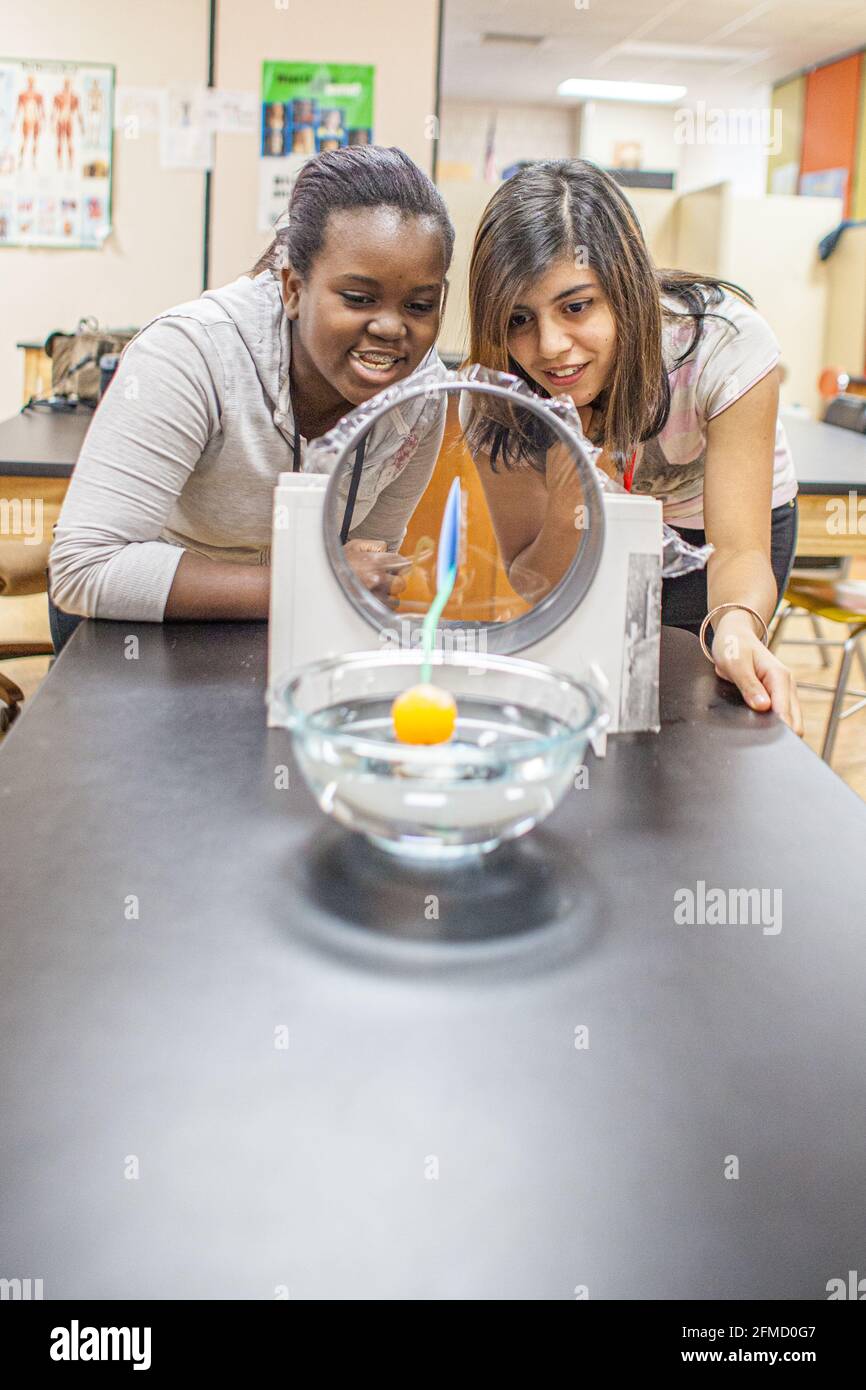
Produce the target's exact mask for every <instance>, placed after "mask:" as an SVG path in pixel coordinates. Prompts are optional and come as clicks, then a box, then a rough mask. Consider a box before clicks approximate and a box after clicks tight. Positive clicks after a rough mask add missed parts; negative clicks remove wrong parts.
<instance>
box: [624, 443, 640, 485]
mask: <svg viewBox="0 0 866 1390" xmlns="http://www.w3.org/2000/svg"><path fill="white" fill-rule="evenodd" d="M636 458H637V449H635V451H634V453H633V454H632V456H631V458H630V459H629V461H628V464H627V466H626V470H625V472H624V473H623V475H622V485H623V487H624V488H625V490H626V492H631V480H632V478H633V477H634V465H635V460H636Z"/></svg>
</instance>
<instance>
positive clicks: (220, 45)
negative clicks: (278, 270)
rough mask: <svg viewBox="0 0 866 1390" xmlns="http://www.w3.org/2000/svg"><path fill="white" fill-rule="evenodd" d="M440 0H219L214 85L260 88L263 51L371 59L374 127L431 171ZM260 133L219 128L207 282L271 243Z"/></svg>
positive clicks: (232, 272)
mask: <svg viewBox="0 0 866 1390" xmlns="http://www.w3.org/2000/svg"><path fill="white" fill-rule="evenodd" d="M437 14H438V5H437V0H412V2H411V4H407V3H404V0H363V4H360V5H359V4H358V3H357V0H327V3H325V4H322V5H318V4H314V3H312V0H306V2H305V3H303V4H301V3H299V0H291V3H290V4H289V5H288V6H287V8H285V9H278V8H277V7H276V6H275V5H274V4H273V3H272V0H268V3H257V4H247V3H244V0H220V5H219V10H218V35H217V71H216V82H217V86H218V87H226V88H241V89H246V90H247V91H255V92H258V91H259V90H260V85H261V65H262V62H263V61H264V60H265V59H266V58H268V59H273V60H278V59H286V60H292V61H296V62H300V63H303V62H311V61H315V60H327V61H329V62H332V63H372V64H373V65H374V66H375V68H376V76H375V82H376V87H375V110H374V123H375V130H374V135H375V139H376V143H377V144H379V145H399V146H400V148H401V149H404V150H405V151H406V153H407V154H409V155H411V156H412V158H413V159H414V160H415V161H416V163H418V164H420V166H421V168H422V169H425V170H426V171H427V172H428V173H429V172H430V170H431V168H432V160H433V144H432V140H431V138H430V134H431V131H432V122H430V121H428V117H430V116H432V114H433V112H434V110H435V93H436V24H437ZM258 148H259V140H258V136H257V135H256V136H242V135H222V136H217V153H216V164H215V166H214V178H213V218H212V224H211V273H210V283H211V284H212V285H221V284H224V283H226V282H227V281H229V280H233V279H234V278H235V277H236V276H237V275H242V274H243V272H244V271H245V270H247V269H249V267H250V266H251V265H252V264H253V263H254V262H255V260H256V259H257V257H258V256H259V255H260V253H261V251H262V249H263V248H264V247H265V246H266V245H267V244H268V241H269V237H268V235H267V234H266V233H263V232H260V231H258V230H257V228H256V211H257V198H258Z"/></svg>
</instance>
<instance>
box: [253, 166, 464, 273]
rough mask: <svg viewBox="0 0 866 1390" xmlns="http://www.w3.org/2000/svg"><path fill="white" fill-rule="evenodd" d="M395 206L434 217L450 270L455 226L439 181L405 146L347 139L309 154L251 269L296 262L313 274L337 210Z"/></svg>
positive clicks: (275, 267)
mask: <svg viewBox="0 0 866 1390" xmlns="http://www.w3.org/2000/svg"><path fill="white" fill-rule="evenodd" d="M378 207H393V208H396V209H397V210H398V211H399V212H401V213H402V214H403V216H404V217H429V218H432V219H433V221H434V222H435V223H436V224H437V226H438V228H439V231H440V233H441V235H442V249H443V252H444V256H445V270H446V272H447V270H448V267H449V266H450V264H451V255H452V252H453V250H454V228H453V226H452V225H451V219H450V217H449V216H448V209H447V208H446V206H445V200H444V199H443V197H442V195H441V193H440V192H439V190H438V188H437V187H436V185H435V184H434V183H433V181H432V180H431V179H429V178H428V177H427V175H426V174H425V173H424V172H423V170H421V169H419V168H418V165H417V164H415V163H414V161H413V160H411V159H410V158H409V156H408V155H407V154H404V152H403V151H402V150H398V149H386V148H385V147H384V146H382V145H346V146H343V147H342V148H341V149H338V150H327V151H325V152H324V153H322V154H319V155H316V156H315V157H314V158H313V159H309V160H308V161H307V163H306V164H305V165H304V166H303V168H302V169H301V171H300V173H299V174H298V177H297V179H296V180H295V186H294V188H293V189H292V195H291V198H290V200H289V207H288V213H287V214H284V215H283V218H281V219H280V221H279V222H278V223H277V226H276V236H275V237H274V240H273V241H272V242H271V244H270V246H269V247H268V249H267V251H265V253H264V255H263V256H261V257H260V259H259V260H258V261H257V262H256V264H255V266H254V267H253V269H252V270H251V271H250V272H249V273H250V274H251V275H258V274H260V273H261V271H263V270H278V269H279V268H280V267H281V266H283V265H286V264H288V265H291V266H292V268H293V269H294V270H296V271H297V273H298V274H299V275H300V276H301V277H302V278H303V277H305V276H306V275H308V274H309V271H310V268H311V266H312V264H313V261H314V260H315V259H316V256H317V255H318V253H319V251H320V250H321V248H322V243H323V242H324V240H325V233H326V230H327V225H328V218H329V217H330V215H331V213H332V212H342V211H351V210H353V209H355V208H378ZM281 224H282V225H281Z"/></svg>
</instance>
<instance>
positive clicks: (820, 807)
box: [0, 622, 866, 1299]
mask: <svg viewBox="0 0 866 1390" xmlns="http://www.w3.org/2000/svg"><path fill="white" fill-rule="evenodd" d="M130 636H135V637H137V638H138V641H139V644H140V646H139V653H138V657H137V659H127V658H126V655H125V653H126V652H129V651H131V650H133V646H132V644H131V643H129V642H128V638H129V637H130ZM264 687H265V627H264V625H255V624H252V625H230V624H213V625H210V626H199V625H192V624H188V625H184V624H173V625H166V626H165V627H162V626H159V625H151V626H148V625H135V624H130V623H93V622H88V623H85V624H83V625H82V626H81V627H80V628H79V629H78V631H77V632H76V634H75V636H74V637H73V639H72V641H71V642H70V644H69V645H68V647H67V648H66V649H65V650H64V652H63V653H62V655H61V656H60V658H59V660H58V662H57V663H56V665H55V667H54V668H53V670H52V672H51V674H50V675H49V677H48V679H47V680H46V682H45V683H44V684H43V686H42V687H41V689H40V690H39V692H38V694H37V695H36V697H35V700H34V701H33V705H32V708H31V709H30V710H29V711H28V712H27V713H25V715H24V716H23V717H22V719H21V720H20V722H19V724H18V725H17V726H16V727H15V728H13V730H12V732H11V734H10V736H9V738H8V739H7V741H6V743H5V744H4V746H3V747H2V748H0V800H2V804H3V805H5V806H6V807H7V808H8V810H7V812H6V815H5V816H4V818H3V861H2V869H0V874H2V879H3V883H2V889H0V902H2V908H3V916H4V926H3V930H2V933H0V979H2V982H3V984H2V992H0V1011H2V1019H0V1036H2V1038H3V1047H2V1050H0V1097H2V1102H0V1105H2V1114H0V1146H2V1155H0V1169H2V1173H3V1181H2V1184H0V1200H2V1206H3V1210H2V1223H0V1224H2V1229H3V1232H4V1236H3V1273H4V1274H6V1275H7V1276H12V1275H18V1276H20V1277H25V1276H30V1277H40V1278H43V1279H44V1294H45V1297H46V1298H49V1299H58V1298H73V1297H75V1298H112V1297H113V1298H139V1297H140V1298H147V1297H152V1298H201V1297H205V1298H217V1297H218V1298H264V1299H270V1298H273V1297H274V1295H275V1290H277V1289H279V1290H280V1291H281V1292H283V1291H285V1292H286V1293H287V1294H288V1295H289V1296H290V1297H291V1298H293V1299H307V1298H320V1297H321V1298H329V1299H343V1298H346V1299H367V1298H389V1299H396V1298H409V1299H416V1298H423V1299H429V1298H472V1299H499V1298H512V1299H572V1298H574V1297H575V1289H577V1288H578V1287H579V1286H586V1287H587V1288H588V1290H589V1296H590V1297H591V1298H626V1299H628V1298H656V1299H658V1298H674V1297H676V1298H687V1299H703V1298H734V1297H748V1298H763V1299H783V1298H784V1299H791V1298H806V1299H813V1298H814V1299H823V1298H825V1297H826V1284H827V1281H828V1280H829V1279H831V1278H835V1277H837V1276H838V1277H841V1278H847V1271H848V1270H849V1269H859V1270H860V1271H861V1272H862V1271H863V1269H864V1264H863V1260H864V1251H866V1209H864V1203H863V1174H864V1172H866V1118H864V1117H866V1068H864V1066H863V1044H864V1004H863V999H864V973H866V933H864V930H863V913H864V903H866V856H864V854H863V844H864V839H866V806H864V805H863V803H862V802H860V801H859V800H858V798H857V797H855V796H854V794H853V793H852V792H851V791H849V790H848V788H847V787H846V786H845V785H844V784H843V783H842V782H841V781H839V779H838V778H837V777H836V776H835V775H834V774H833V773H832V772H831V771H830V769H829V768H827V767H826V766H825V765H824V764H823V763H821V762H820V761H819V759H818V758H816V757H815V755H814V754H813V753H811V752H810V751H809V749H808V748H807V747H806V746H805V745H804V744H802V743H801V742H800V741H799V740H798V739H797V738H795V737H794V735H793V734H791V733H790V732H789V731H788V730H786V729H785V728H784V726H782V725H781V724H780V723H778V722H777V721H776V720H775V718H773V717H762V716H759V715H756V714H753V713H751V712H750V711H749V710H747V709H746V708H745V707H744V706H743V705H742V704H741V703H740V701H739V699H738V697H737V696H736V695H735V694H734V693H733V692H732V691H731V690H730V688H727V687H724V686H722V685H721V684H720V683H718V682H717V681H716V679H715V677H714V675H713V673H712V670H711V669H710V667H709V666H708V664H707V662H706V661H705V660H704V658H703V657H702V656H701V655H700V653H699V651H698V646H697V642H696V641H695V640H694V639H693V638H692V637H690V636H689V635H688V634H685V633H682V632H674V631H667V630H666V631H665V633H664V635H663V661H662V710H663V720H664V723H663V727H662V731H661V733H660V734H659V735H658V736H654V735H651V734H640V735H634V734H632V735H622V736H618V737H616V738H613V739H611V740H610V744H609V751H608V756H607V758H606V759H605V760H604V761H602V762H598V761H595V760H592V761H591V762H590V766H589V785H588V786H587V787H585V788H584V789H582V790H579V791H578V790H576V791H574V792H573V793H571V794H570V795H569V796H568V797H567V798H566V800H565V802H564V803H563V804H562V806H561V807H560V808H559V809H558V810H557V811H556V812H555V813H554V815H553V816H552V817H551V818H550V820H549V821H548V822H547V824H546V825H545V826H544V827H542V828H540V829H539V830H537V831H536V832H535V833H534V834H532V835H530V836H529V837H528V838H527V839H526V840H524V841H522V842H519V843H518V844H516V845H514V846H512V847H510V848H505V849H504V850H503V851H501V852H500V854H499V855H497V856H495V857H491V858H490V859H489V860H488V861H487V862H485V863H484V864H482V865H481V866H477V867H475V868H469V869H464V870H461V871H459V872H456V873H453V874H450V873H448V872H443V871H439V872H437V871H435V870H434V869H433V868H431V867H424V868H422V869H417V870H410V869H408V868H401V867H398V866H397V865H396V864H394V863H393V862H391V861H390V860H389V859H388V858H387V857H385V856H383V855H382V854H380V853H378V852H376V851H374V850H373V849H372V848H370V847H369V846H367V845H366V843H365V842H364V841H362V840H359V839H357V838H355V837H353V836H351V835H349V834H348V833H346V832H344V831H342V830H341V829H340V828H339V827H337V826H335V825H333V824H332V823H330V822H329V821H327V820H326V819H325V817H324V816H323V815H321V814H320V812H319V811H318V809H317V808H316V806H315V804H314V803H313V801H312V799H311V797H310V795H309V794H308V792H307V791H306V789H305V787H304V786H303V784H302V782H301V780H300V776H299V774H298V773H297V772H296V770H295V768H294V766H293V764H292V758H291V753H290V740H289V736H288V735H287V734H286V732H285V731H283V730H279V729H275V730H270V731H268V730H267V729H266V727H265V710H264ZM283 767H288V768H289V769H290V779H289V780H290V785H289V787H288V788H287V789H282V787H281V784H282V782H283V781H284V780H285V779H284V776H283V774H282V772H281V769H282V768H283ZM804 806H807V807H808V810H809V825H810V829H809V833H808V834H807V835H803V834H802V832H801V829H800V827H801V825H802V819H801V818H799V817H798V816H797V814H796V812H797V808H798V807H800V808H802V807H804ZM698 881H703V882H704V883H706V884H707V885H708V886H709V887H724V888H726V889H732V888H750V887H756V888H767V889H778V890H779V891H780V892H781V893H782V908H783V915H782V919H781V921H782V930H781V931H780V932H778V933H777V934H775V935H774V934H771V933H770V932H767V933H765V931H764V929H763V927H762V926H759V925H757V924H756V925H752V926H748V925H742V926H720V925H717V926H678V925H676V924H675V922H674V911H675V899H674V894H675V893H676V892H677V891H678V890H680V889H682V888H684V887H688V886H690V887H691V888H692V889H693V890H696V886H697V882H698ZM430 895H435V897H436V898H438V913H439V915H438V919H436V918H435V915H434V914H433V905H432V902H431V896H430ZM777 920H778V918H777ZM767 924H769V923H767ZM581 1028H586V1029H587V1030H588V1034H587V1035H584V1034H581V1033H580V1032H578V1031H576V1030H580V1029H581ZM281 1030H286V1031H285V1032H283V1031H281ZM587 1040H588V1044H589V1045H588V1047H584V1046H582V1044H583V1042H585V1041H587ZM284 1042H285V1043H286V1044H287V1045H286V1046H283V1045H282V1044H283V1043H284ZM577 1044H581V1045H577ZM734 1159H736V1161H737V1162H738V1164H739V1177H738V1178H726V1177H725V1167H726V1165H727V1166H728V1171H729V1172H731V1173H733V1171H734ZM136 1165H137V1168H136ZM136 1171H137V1174H138V1175H137V1177H136V1176H135V1173H136ZM437 1173H438V1175H437ZM125 1174H128V1175H129V1176H125Z"/></svg>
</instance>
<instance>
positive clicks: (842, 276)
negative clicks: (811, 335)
mask: <svg viewBox="0 0 866 1390" xmlns="http://www.w3.org/2000/svg"><path fill="white" fill-rule="evenodd" d="M825 266H826V276H827V297H828V305H827V325H826V331H825V334H824V361H823V365H824V366H825V367H840V368H841V369H842V371H843V372H847V373H848V375H849V376H861V375H863V374H864V373H866V227H849V228H848V229H847V231H845V232H843V233H842V236H841V237H840V239H839V242H838V244H837V246H836V249H835V251H834V252H833V254H832V255H831V256H830V259H829V260H828V261H826V262H825Z"/></svg>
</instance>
